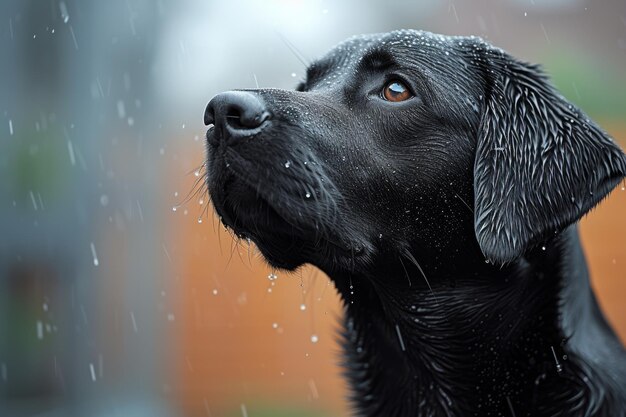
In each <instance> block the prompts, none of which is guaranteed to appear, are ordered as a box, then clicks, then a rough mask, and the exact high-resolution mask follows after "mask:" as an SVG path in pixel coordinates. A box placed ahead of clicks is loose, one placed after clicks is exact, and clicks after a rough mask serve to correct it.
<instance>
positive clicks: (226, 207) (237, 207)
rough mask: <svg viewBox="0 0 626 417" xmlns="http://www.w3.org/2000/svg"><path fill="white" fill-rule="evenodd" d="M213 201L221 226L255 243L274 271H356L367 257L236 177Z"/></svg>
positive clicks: (360, 249)
mask: <svg viewBox="0 0 626 417" xmlns="http://www.w3.org/2000/svg"><path fill="white" fill-rule="evenodd" d="M209 188H211V187H209ZM211 198H212V201H213V205H214V206H215V209H216V211H217V214H218V215H219V216H220V220H221V221H222V223H223V224H224V225H225V226H226V227H227V228H229V229H231V230H232V231H233V233H234V234H235V235H236V236H237V237H239V238H242V239H250V240H251V241H252V242H254V243H255V245H256V246H257V247H258V249H259V251H260V252H261V254H262V255H263V257H264V258H265V260H266V261H267V263H269V264H270V265H271V266H272V267H274V268H280V269H285V270H290V271H291V270H295V269H297V268H298V267H299V266H301V265H303V264H305V263H311V264H314V265H316V266H318V267H320V268H322V269H327V268H328V267H330V266H331V264H332V266H333V268H335V267H337V266H338V265H342V264H345V265H346V267H348V266H351V267H353V266H354V263H355V261H357V260H358V259H359V258H360V257H361V256H362V255H363V254H364V251H363V245H360V246H359V245H354V243H350V242H347V241H345V240H344V239H343V238H341V237H338V236H336V235H335V234H333V233H331V232H330V231H329V229H330V228H329V227H328V225H324V224H319V223H317V222H316V220H315V218H314V216H307V213H298V214H296V213H294V212H292V211H291V210H288V209H285V207H289V204H288V203H286V202H285V201H283V202H282V204H281V202H279V201H276V200H274V201H273V202H271V203H270V202H269V201H268V200H266V199H265V198H263V196H261V195H259V194H258V193H257V192H256V191H255V190H253V189H252V188H251V187H250V186H249V185H247V184H246V183H245V182H243V181H241V180H239V179H237V178H235V177H230V178H228V180H227V184H226V186H225V187H221V189H220V190H217V189H214V190H211ZM287 198H288V197H284V199H287ZM327 263H329V265H326V264H327Z"/></svg>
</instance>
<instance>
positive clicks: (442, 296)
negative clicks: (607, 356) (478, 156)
mask: <svg viewBox="0 0 626 417" xmlns="http://www.w3.org/2000/svg"><path fill="white" fill-rule="evenodd" d="M562 247H563V245H562V244H558V245H556V247H554V248H553V249H552V250H548V251H547V253H541V254H540V255H539V256H542V257H543V258H544V259H542V262H541V265H542V267H541V269H539V268H537V267H534V266H532V265H531V263H529V262H527V261H524V262H521V263H519V264H517V265H516V266H514V267H511V268H506V269H503V270H500V271H498V272H497V273H496V274H495V275H494V276H491V277H488V278H485V277H480V278H465V279H463V280H458V281H457V282H453V281H450V282H448V283H447V284H446V285H442V286H437V287H436V288H433V290H432V291H431V290H429V289H428V288H425V289H423V290H420V291H417V292H416V291H406V292H394V291H393V290H389V289H388V288H381V287H379V286H377V285H376V284H370V283H366V281H356V280H355V279H353V283H354V289H353V291H355V292H358V295H359V297H358V298H355V300H354V301H353V302H350V298H349V296H346V297H345V298H346V301H347V308H346V313H347V319H346V330H345V343H344V347H345V358H346V376H347V377H348V378H349V380H350V381H351V383H352V384H351V385H352V387H353V402H354V404H355V405H356V409H357V410H358V413H359V414H357V415H359V416H368V417H369V416H398V417H402V416H412V417H414V416H516V417H521V416H553V415H567V416H578V415H580V416H592V415H593V416H614V415H620V414H619V412H621V411H619V404H620V403H619V400H618V402H614V401H615V398H613V397H612V394H611V392H609V391H610V390H608V391H607V390H605V389H600V388H598V387H596V386H594V385H593V383H592V382H590V381H593V380H595V379H596V378H597V377H598V375H596V374H595V371H593V370H592V369H591V368H590V367H589V366H588V365H587V364H586V363H585V361H584V359H583V358H580V357H579V356H578V355H577V354H576V352H575V349H571V346H570V345H569V340H568V335H566V334H565V332H564V330H563V326H562V323H561V315H562V312H561V311H559V299H560V297H561V295H560V291H561V287H562V285H563V283H562V282H561V278H560V277H561V273H562V271H560V265H561V259H560V252H561V250H562ZM546 261H547V262H546ZM582 272H584V271H582ZM567 314H570V313H569V312H568V313H567ZM602 379H606V376H603V378H602ZM618 389H619V388H618ZM621 401H623V399H622V400H621ZM615 413H618V414H615Z"/></svg>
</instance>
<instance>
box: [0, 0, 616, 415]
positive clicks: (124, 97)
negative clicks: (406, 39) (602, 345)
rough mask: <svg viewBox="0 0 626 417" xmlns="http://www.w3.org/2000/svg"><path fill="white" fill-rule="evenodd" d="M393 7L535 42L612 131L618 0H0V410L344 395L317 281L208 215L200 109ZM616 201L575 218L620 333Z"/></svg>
mask: <svg viewBox="0 0 626 417" xmlns="http://www.w3.org/2000/svg"><path fill="white" fill-rule="evenodd" d="M398 28H417V29H425V30H429V31H434V32H440V33H444V34H464V35H469V34H474V35H478V36H482V37H484V38H486V39H487V40H489V41H490V42H492V43H494V44H496V45H498V46H501V47H503V48H505V49H507V50H509V51H510V52H511V53H512V54H513V55H516V56H519V57H522V58H524V59H526V60H530V61H534V62H541V63H543V65H544V66H545V68H546V69H547V71H548V72H549V73H550V74H551V76H552V77H553V79H554V82H555V83H556V85H557V86H558V87H559V88H560V89H561V91H562V92H563V93H564V95H565V96H566V97H568V98H569V99H570V100H571V101H573V102H575V103H577V104H578V105H579V106H580V107H581V108H582V109H583V110H585V111H586V112H587V113H588V114H589V115H590V116H591V117H592V118H594V119H596V120H597V121H598V122H599V123H600V124H601V125H602V126H603V127H604V128H605V129H606V130H607V131H608V132H609V133H610V134H611V135H613V136H614V137H615V138H616V140H618V141H619V142H621V144H622V147H624V144H625V141H626V117H625V116H626V70H625V69H626V2H624V0H606V1H593V2H591V1H590V0H506V1H503V0H493V1H487V0H483V1H472V2H470V1H458V0H457V1H453V0H420V1H409V0H398V1H385V2H373V1H372V2H366V1H363V0H349V1H343V2H332V1H321V0H320V1H316V0H313V1H298V0H271V1H257V2H254V1H242V0H231V1H228V2H227V1H204V0H182V1H177V2H169V1H165V0H156V1H148V0H109V1H106V2H105V1H93V0H92V1H82V0H81V1H76V0H63V1H57V0H51V1H43V0H3V1H2V2H0V416H131V417H133V416H190V417H192V416H193V417H195V416H208V417H221V416H227V417H230V416H242V417H248V416H249V417H262V416H274V417H280V416H294V415H297V416H305V417H306V416H310V417H314V416H318V417H328V416H339V415H348V408H347V404H346V402H345V396H346V394H347V391H346V387H345V384H344V383H343V381H342V380H341V377H340V372H341V371H340V368H339V367H338V363H339V360H340V357H339V354H338V352H339V347H338V346H337V345H336V343H335V339H336V331H337V328H338V318H339V317H340V315H341V308H340V305H339V300H338V298H337V296H336V294H335V292H334V289H333V287H332V285H330V284H329V282H328V280H327V278H326V277H325V276H324V275H323V274H322V273H320V272H318V271H316V270H315V269H313V268H310V267H307V268H304V269H302V270H300V271H299V272H297V273H295V274H286V273H283V272H281V271H272V270H270V269H269V268H268V267H267V266H266V265H265V264H263V262H262V261H260V259H259V256H258V254H257V253H256V251H255V249H254V248H253V247H250V248H248V247H247V245H241V246H239V247H237V246H236V245H234V243H233V241H232V240H231V238H230V236H229V235H228V233H226V232H224V230H223V228H222V227H221V226H220V225H219V223H218V222H217V221H216V219H215V217H214V216H213V214H212V209H211V208H210V207H207V196H206V195H205V194H204V193H203V191H204V190H203V189H202V187H200V188H194V184H195V183H196V181H198V180H199V179H200V180H201V176H199V172H198V169H199V168H200V167H201V165H202V161H203V157H204V144H203V136H204V132H205V128H204V126H203V124H202V115H203V111H204V106H205V105H206V103H207V102H208V100H209V99H210V98H211V97H212V96H213V95H214V94H216V93H218V92H220V91H223V90H227V89H232V88H253V87H256V86H257V85H258V86H261V87H279V88H293V87H294V86H295V85H296V84H297V82H298V81H299V80H300V79H301V78H302V77H303V75H304V69H305V63H307V62H310V61H311V60H313V59H314V58H315V57H317V56H319V55H321V54H323V53H324V52H325V51H326V50H328V49H329V48H331V47H332V46H333V45H335V44H336V43H338V42H340V41H341V40H343V39H344V38H346V37H348V36H351V35H353V34H358V33H367V32H382V31H388V30H392V29H398ZM196 190H200V191H199V192H197V193H196V192H195V191H196ZM625 208H626V192H624V187H623V184H621V185H620V186H619V187H618V188H617V189H616V191H615V192H613V194H612V195H611V196H610V197H609V198H608V199H606V200H605V201H604V202H603V203H602V204H601V205H600V206H599V208H597V209H595V210H594V211H593V213H591V214H590V215H589V216H587V217H586V218H585V219H584V220H583V221H582V223H581V230H582V234H583V238H584V245H585V247H586V250H587V256H588V258H589V260H590V264H591V265H590V266H591V271H592V274H593V277H592V278H593V286H594V287H595V289H596V292H597V294H598V296H599V298H600V302H601V304H602V307H603V309H604V311H605V313H606V315H607V316H608V319H609V321H610V322H611V323H612V325H613V326H614V327H615V329H616V330H617V331H618V333H619V334H620V337H621V338H622V340H625V339H626V302H625V300H626V216H625V213H626V211H625Z"/></svg>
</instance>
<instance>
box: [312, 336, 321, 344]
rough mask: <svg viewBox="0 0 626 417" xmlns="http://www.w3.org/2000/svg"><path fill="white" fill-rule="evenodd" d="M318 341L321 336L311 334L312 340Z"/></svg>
mask: <svg viewBox="0 0 626 417" xmlns="http://www.w3.org/2000/svg"><path fill="white" fill-rule="evenodd" d="M318 341H319V337H317V335H316V334H314V335H312V336H311V342H312V343H317V342H318Z"/></svg>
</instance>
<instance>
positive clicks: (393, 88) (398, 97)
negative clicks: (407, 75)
mask: <svg viewBox="0 0 626 417" xmlns="http://www.w3.org/2000/svg"><path fill="white" fill-rule="evenodd" d="M383 97H384V99H385V100H387V101H395V102H397V101H405V100H408V99H410V98H411V97H413V95H412V94H411V92H410V91H409V89H408V88H407V86H406V85H404V84H403V83H402V82H400V81H391V82H389V83H387V85H385V88H384V89H383Z"/></svg>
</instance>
